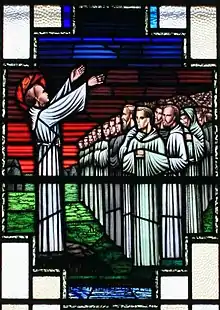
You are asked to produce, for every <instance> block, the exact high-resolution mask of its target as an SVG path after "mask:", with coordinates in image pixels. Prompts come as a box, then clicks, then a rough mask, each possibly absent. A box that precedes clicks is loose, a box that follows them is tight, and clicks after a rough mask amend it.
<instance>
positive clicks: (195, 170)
mask: <svg viewBox="0 0 220 310" xmlns="http://www.w3.org/2000/svg"><path fill="white" fill-rule="evenodd" d="M181 122H182V123H183V125H184V133H185V141H186V146H187V152H188V158H189V164H188V166H187V168H186V170H185V175H186V176H191V177H196V176H201V169H200V161H201V160H202V159H203V157H204V154H205V141H204V133H203V131H202V128H201V127H200V126H199V124H198V122H197V119H196V113H195V111H194V109H193V108H190V107H189V108H184V109H182V110H181ZM185 201H186V232H187V233H201V232H202V200H201V192H200V187H199V185H198V184H187V185H186V186H185Z"/></svg>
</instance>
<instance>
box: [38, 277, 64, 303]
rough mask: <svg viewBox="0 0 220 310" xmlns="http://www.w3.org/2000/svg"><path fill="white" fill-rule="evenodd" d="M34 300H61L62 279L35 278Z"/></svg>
mask: <svg viewBox="0 0 220 310" xmlns="http://www.w3.org/2000/svg"><path fill="white" fill-rule="evenodd" d="M33 298H42V299H46V298H48V299H52V298H60V277H46V276H45V277H33Z"/></svg>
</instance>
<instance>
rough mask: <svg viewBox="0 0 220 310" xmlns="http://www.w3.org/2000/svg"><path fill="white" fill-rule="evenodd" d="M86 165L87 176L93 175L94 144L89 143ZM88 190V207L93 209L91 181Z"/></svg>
mask: <svg viewBox="0 0 220 310" xmlns="http://www.w3.org/2000/svg"><path fill="white" fill-rule="evenodd" d="M88 166H89V176H90V177H93V176H94V173H95V168H94V144H92V145H90V147H89V156H88ZM88 191H89V208H90V209H91V210H92V211H94V200H95V196H94V185H93V184H92V183H89V184H88Z"/></svg>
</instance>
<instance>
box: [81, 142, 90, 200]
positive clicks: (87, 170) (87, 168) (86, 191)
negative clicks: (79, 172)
mask: <svg viewBox="0 0 220 310" xmlns="http://www.w3.org/2000/svg"><path fill="white" fill-rule="evenodd" d="M89 159H90V150H89V146H87V147H86V148H85V149H84V158H83V162H84V176H85V177H89V176H90V163H89ZM84 203H85V205H86V206H89V184H88V183H84Z"/></svg>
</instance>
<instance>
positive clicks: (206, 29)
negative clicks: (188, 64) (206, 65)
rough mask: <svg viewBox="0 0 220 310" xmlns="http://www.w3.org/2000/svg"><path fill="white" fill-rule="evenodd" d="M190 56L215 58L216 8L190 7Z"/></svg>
mask: <svg viewBox="0 0 220 310" xmlns="http://www.w3.org/2000/svg"><path fill="white" fill-rule="evenodd" d="M190 18H191V58H194V59H216V57H217V50H216V49H217V47H216V31H217V27H216V8H214V7H207V6H200V7H199V6H195V7H191V17H190Z"/></svg>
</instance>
